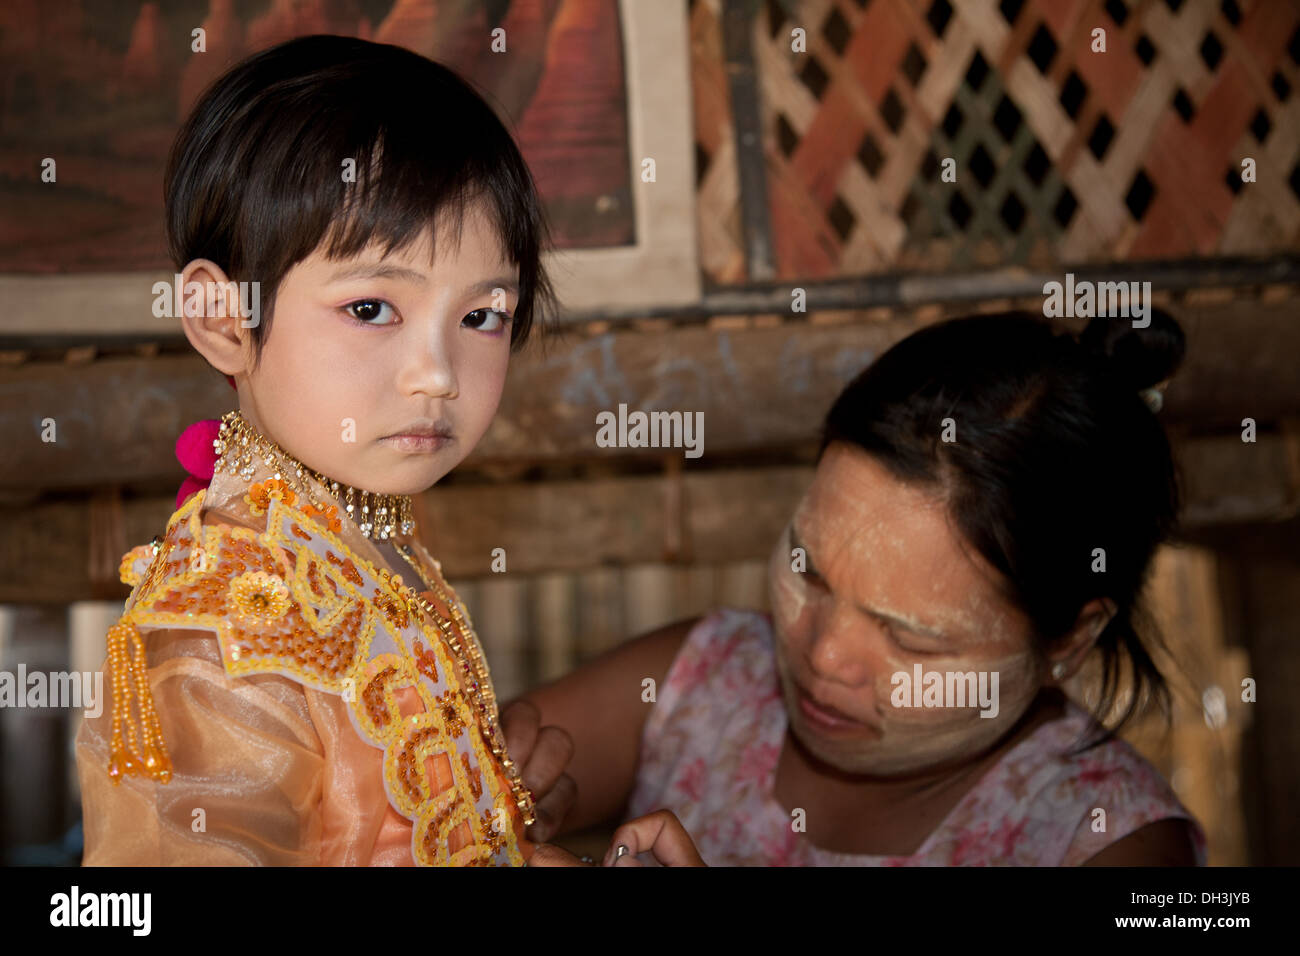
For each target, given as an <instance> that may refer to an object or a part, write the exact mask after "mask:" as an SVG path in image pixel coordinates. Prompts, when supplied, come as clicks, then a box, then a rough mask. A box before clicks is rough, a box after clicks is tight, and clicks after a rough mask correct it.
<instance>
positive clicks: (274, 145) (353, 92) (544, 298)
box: [163, 36, 556, 355]
mask: <svg viewBox="0 0 1300 956" xmlns="http://www.w3.org/2000/svg"><path fill="white" fill-rule="evenodd" d="M345 159H352V160H355V174H356V181H355V182H344V178H343V172H344V167H343V161H344V160H345ZM163 191H164V198H165V201H166V215H167V242H168V248H169V251H170V253H171V257H172V259H173V261H174V262H175V263H176V265H177V267H178V268H180V267H183V266H184V265H185V264H186V263H188V262H190V261H191V260H193V259H211V260H212V261H213V262H215V263H217V264H218V265H219V266H221V267H222V269H223V270H225V272H226V273H227V274H228V275H229V276H230V277H231V279H232V280H250V281H254V280H255V281H259V282H260V283H261V288H260V289H259V294H260V302H261V307H262V317H261V321H260V323H259V324H258V325H257V326H255V327H254V328H253V330H252V334H253V336H254V345H255V349H256V352H257V354H259V355H260V353H261V349H262V346H263V343H264V341H265V338H266V335H267V334H268V332H269V326H270V319H271V313H272V308H273V305H274V301H275V293H276V290H277V288H278V287H279V284H280V282H281V280H282V279H283V278H284V276H285V274H286V273H287V272H288V271H289V269H290V268H291V267H292V266H293V265H294V264H295V263H297V262H299V261H301V260H302V259H304V258H306V257H307V256H308V255H310V254H311V253H312V252H313V251H314V250H315V249H316V248H317V247H318V246H319V245H320V244H321V242H322V240H325V239H326V238H328V240H329V244H328V246H327V247H326V249H325V250H324V251H325V253H326V255H328V256H330V257H331V258H343V257H347V256H351V255H355V254H356V253H358V252H360V251H361V250H362V249H363V248H365V246H366V245H367V244H368V243H370V242H372V241H381V242H383V243H384V244H385V245H384V253H385V254H387V253H390V252H392V251H393V250H394V249H400V248H402V247H404V246H407V245H409V244H410V243H412V242H414V241H415V240H417V239H418V238H419V237H420V235H421V234H422V233H423V232H424V231H425V230H426V229H429V228H431V227H432V226H433V225H434V223H435V222H437V221H438V216H439V214H440V213H442V212H443V211H444V210H445V211H446V212H447V213H448V215H449V216H450V217H451V219H450V223H449V224H448V234H450V235H451V236H453V238H454V240H455V241H456V242H459V237H460V235H461V230H462V227H463V222H464V214H465V208H466V206H467V205H470V204H471V203H472V202H473V201H475V200H477V199H479V198H485V199H486V200H487V209H488V214H489V216H490V217H491V221H492V222H493V224H494V225H495V227H496V229H497V234H498V235H499V236H500V237H501V242H502V252H503V254H504V256H505V257H506V259H507V260H508V261H509V262H511V263H512V264H514V265H517V266H518V268H519V302H518V307H517V308H516V310H515V313H514V322H513V323H512V328H511V332H510V335H511V348H512V350H518V349H519V348H520V347H522V345H523V344H524V342H525V341H526V340H527V338H528V334H529V331H530V330H531V328H532V325H533V322H534V319H535V318H537V319H538V321H539V324H540V325H542V326H545V325H546V324H547V322H548V319H547V317H548V316H549V315H551V314H553V313H554V311H555V308H556V299H555V293H554V290H553V288H552V286H551V282H550V279H549V277H548V275H547V274H546V271H545V269H544V268H543V265H542V261H541V253H542V250H543V249H544V248H546V247H547V246H548V245H549V242H550V239H549V227H548V224H547V222H546V218H545V213H544V210H543V208H542V205H541V202H540V199H539V197H538V195H537V190H536V187H535V184H534V182H533V179H532V175H531V173H530V172H529V170H528V167H527V166H526V165H525V163H524V159H523V156H522V154H521V153H520V152H519V149H518V147H517V146H516V144H515V142H514V140H513V139H512V137H511V135H510V133H509V132H508V131H507V129H506V127H505V126H504V125H503V124H502V122H501V120H500V119H499V118H498V117H497V115H496V114H495V113H494V112H493V110H492V108H491V107H490V106H489V105H488V104H487V102H486V101H485V100H484V99H483V98H482V97H481V96H480V95H479V94H478V93H477V92H476V91H475V90H474V88H473V87H471V86H470V85H469V83H468V82H467V81H465V80H464V79H462V78H461V77H460V76H459V75H457V74H456V73H455V72H453V71H452V70H450V69H448V68H447V67H445V66H443V65H441V64H438V63H435V62H433V61H432V60H429V59H426V58H425V57H422V56H420V55H418V54H416V53H412V52H411V51H409V50H404V49H402V48H401V47H397V46H391V45H388V44H381V43H371V42H369V41H367V40H358V39H353V38H351V37H342V36H308V37H300V38H298V39H295V40H290V41H288V42H287V43H282V44H280V45H279V46H275V47H272V48H271V49H268V50H265V51H263V52H261V53H258V54H256V55H254V56H252V57H249V58H248V59H246V60H244V61H243V62H241V63H238V64H236V65H235V66H234V67H232V68H231V69H230V70H229V71H228V72H226V73H225V74H224V75H223V76H222V77H220V78H219V79H218V80H217V81H216V82H215V83H214V84H213V85H212V86H211V87H209V89H208V90H207V91H206V92H205V93H204V94H203V96H202V97H201V98H200V100H199V102H198V104H197V105H196V106H195V107H194V109H193V111H192V112H191V113H190V116H189V118H188V119H187V120H186V122H185V125H184V126H182V127H181V130H180V132H179V133H178V134H177V137H176V141H175V143H174V144H173V146H172V151H171V155H170V157H169V159H168V163H167V174H166V178H165V181H164V187H163ZM434 238H435V241H436V239H437V236H435V237H434Z"/></svg>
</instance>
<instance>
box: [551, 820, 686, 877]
mask: <svg viewBox="0 0 1300 956" xmlns="http://www.w3.org/2000/svg"><path fill="white" fill-rule="evenodd" d="M620 847H622V849H623V852H622V853H619V848H620ZM646 852H649V853H652V854H653V855H654V858H655V859H656V860H658V861H659V862H660V863H661V864H662V865H664V866H708V864H707V863H705V862H704V860H702V859H701V858H700V852H699V851H698V850H697V849H695V843H694V841H692V840H691V835H690V834H689V833H687V832H686V828H685V827H684V826H682V822H681V821H680V820H678V819H677V815H676V814H674V813H673V812H672V811H671V810H656V811H655V812H654V813H648V814H646V815H645V816H643V817H637V818H636V819H635V820H629V821H628V822H627V823H625V824H623V825H622V826H621V827H619V828H618V829H617V830H615V831H614V838H613V839H612V840H611V841H610V844H609V851H608V852H607V853H606V854H605V859H604V860H603V861H602V862H601V866H644V865H645V864H643V863H641V862H640V861H638V860H637V858H636V856H637V854H638V853H646ZM528 865H529V866H530V867H534V866H594V865H595V864H592V863H588V862H587V858H586V857H583V858H582V859H578V858H577V857H576V856H574V855H573V854H572V853H570V852H569V851H568V850H566V849H564V848H563V847H558V846H555V845H554V844H551V843H547V844H543V845H541V846H538V847H537V849H536V850H534V851H533V855H532V857H531V858H530V859H529V860H528Z"/></svg>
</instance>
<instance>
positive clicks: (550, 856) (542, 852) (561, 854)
mask: <svg viewBox="0 0 1300 956" xmlns="http://www.w3.org/2000/svg"><path fill="white" fill-rule="evenodd" d="M528 865H529V866H530V867H534V866H590V865H591V864H590V863H583V862H582V861H581V860H580V859H578V858H577V857H576V856H574V855H573V854H572V853H570V852H569V851H568V850H566V849H564V848H563V847H559V846H556V845H555V844H554V843H540V844H538V845H537V848H536V849H534V850H533V855H532V856H530V857H529V858H528Z"/></svg>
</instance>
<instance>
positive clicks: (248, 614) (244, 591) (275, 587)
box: [230, 571, 293, 628]
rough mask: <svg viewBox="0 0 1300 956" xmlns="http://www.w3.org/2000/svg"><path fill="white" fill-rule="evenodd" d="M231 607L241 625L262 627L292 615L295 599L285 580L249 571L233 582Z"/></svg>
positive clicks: (264, 572)
mask: <svg viewBox="0 0 1300 956" xmlns="http://www.w3.org/2000/svg"><path fill="white" fill-rule="evenodd" d="M230 605H231V607H232V608H233V609H234V612H235V614H237V615H238V616H239V619H240V621H241V622H243V623H245V624H249V625H251V626H253V627H259V628H261V627H267V626H269V625H271V624H273V623H274V622H275V621H277V620H279V619H280V618H282V617H284V616H285V615H286V614H288V613H289V609H290V608H291V607H292V606H293V599H292V598H291V597H290V596H289V586H288V585H287V584H285V583H284V578H281V577H279V576H277V575H274V574H270V573H268V572H266V571H249V572H247V573H245V574H241V575H239V577H237V578H235V579H233V580H232V581H231V582H230Z"/></svg>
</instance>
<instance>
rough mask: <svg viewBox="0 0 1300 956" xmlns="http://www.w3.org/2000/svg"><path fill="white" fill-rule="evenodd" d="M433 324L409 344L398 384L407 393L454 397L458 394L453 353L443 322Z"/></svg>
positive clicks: (434, 396)
mask: <svg viewBox="0 0 1300 956" xmlns="http://www.w3.org/2000/svg"><path fill="white" fill-rule="evenodd" d="M435 325H436V327H435V328H433V329H431V330H430V331H428V332H426V333H425V334H424V336H423V337H422V338H421V339H420V340H418V341H415V342H412V343H410V345H409V348H410V352H409V353H408V355H407V356H406V361H405V363H404V365H403V371H402V380H401V381H400V382H399V385H400V386H401V387H402V389H403V391H406V392H410V393H422V394H425V395H428V396H430V397H433V398H448V399H450V398H455V397H456V396H457V394H458V393H459V387H458V385H457V381H456V363H455V359H454V356H455V353H454V350H453V348H452V343H451V341H450V337H449V336H448V335H447V334H446V333H445V330H444V329H443V327H442V323H436V324H435Z"/></svg>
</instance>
